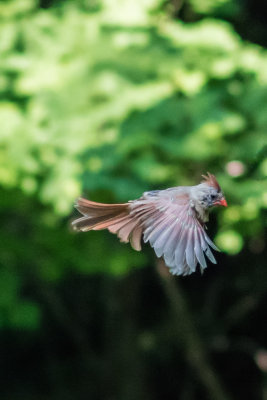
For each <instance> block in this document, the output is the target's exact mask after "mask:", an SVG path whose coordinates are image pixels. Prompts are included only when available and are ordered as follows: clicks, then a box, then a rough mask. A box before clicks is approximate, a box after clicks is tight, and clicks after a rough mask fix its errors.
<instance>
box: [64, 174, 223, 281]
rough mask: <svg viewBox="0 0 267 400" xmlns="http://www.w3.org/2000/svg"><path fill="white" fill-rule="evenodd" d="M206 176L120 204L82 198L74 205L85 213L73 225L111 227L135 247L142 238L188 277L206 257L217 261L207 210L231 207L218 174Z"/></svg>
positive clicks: (79, 227) (174, 270)
mask: <svg viewBox="0 0 267 400" xmlns="http://www.w3.org/2000/svg"><path fill="white" fill-rule="evenodd" d="M203 178H204V180H203V181H202V182H201V183H200V184H199V185H196V186H177V187H174V188H170V189H166V190H153V191H151V192H145V193H144V194H143V195H142V196H141V197H140V198H139V199H136V200H130V201H129V202H128V203H122V204H104V203H96V202H94V201H90V200H86V199H83V198H79V199H78V200H77V203H76V204H75V207H76V208H77V209H78V210H79V212H80V213H81V214H82V215H83V216H82V217H80V218H78V219H76V220H75V221H73V222H72V225H73V227H74V229H76V230H78V231H83V232H87V231H90V230H101V229H108V230H109V231H110V232H112V233H115V234H116V235H117V236H118V237H119V238H120V240H121V242H125V243H127V242H130V243H131V245H132V247H133V248H134V249H135V250H137V251H140V250H141V239H142V237H143V240H144V242H149V243H150V245H151V246H152V247H153V248H154V250H155V253H156V255H157V257H161V256H163V258H164V261H165V263H166V265H167V266H168V267H169V268H170V271H171V273H172V274H174V275H189V274H191V273H193V272H195V270H196V267H197V264H199V265H200V268H201V270H203V269H205V268H206V267H207V264H206V257H207V258H208V259H209V260H210V261H211V262H213V263H214V264H215V263H216V260H215V258H214V256H213V254H212V252H211V249H210V248H213V249H214V250H218V249H217V247H216V246H215V245H214V243H213V242H212V241H211V240H210V238H209V237H208V235H207V234H206V232H205V223H206V222H207V221H208V215H209V209H210V208H211V207H213V206H225V207H226V206H227V203H226V200H225V198H224V195H223V192H222V190H221V188H220V186H219V184H218V182H217V180H216V178H215V176H214V175H212V174H210V173H208V174H207V176H205V175H203Z"/></svg>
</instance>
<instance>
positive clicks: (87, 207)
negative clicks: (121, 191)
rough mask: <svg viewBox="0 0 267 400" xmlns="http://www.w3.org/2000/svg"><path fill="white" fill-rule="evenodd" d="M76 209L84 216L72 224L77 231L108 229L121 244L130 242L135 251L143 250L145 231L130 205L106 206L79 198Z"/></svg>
mask: <svg viewBox="0 0 267 400" xmlns="http://www.w3.org/2000/svg"><path fill="white" fill-rule="evenodd" d="M75 207H76V208H77V210H78V211H79V212H80V213H81V214H83V217H81V218H78V219H76V220H75V221H73V222H72V226H73V228H74V229H75V230H78V231H83V232H87V231H90V230H101V229H108V230H109V231H110V232H112V233H115V234H117V235H118V237H119V238H120V240H121V242H125V243H127V242H129V241H130V242H131V245H132V247H133V248H134V249H135V250H138V251H139V250H141V236H142V233H143V229H142V227H141V226H140V221H139V219H138V218H135V216H134V215H131V213H130V212H131V209H130V205H129V203H122V204H104V203H96V202H94V201H90V200H86V199H83V198H79V199H78V200H77V202H76V204H75Z"/></svg>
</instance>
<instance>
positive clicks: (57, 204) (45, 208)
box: [0, 0, 267, 330]
mask: <svg viewBox="0 0 267 400" xmlns="http://www.w3.org/2000/svg"><path fill="white" fill-rule="evenodd" d="M241 9H242V5H241V3H240V2H238V1H234V0H216V1H215V0H213V1H210V0H199V1H195V0H188V1H185V2H182V1H181V2H175V1H173V2H163V1H162V0H138V1H136V0H124V1H119V0H116V1H115V0H113V1H109V0H93V1H85V0H79V1H75V2H73V1H50V2H49V1H43V2H40V3H39V2H37V0H36V1H35V0H9V1H0V15H1V17H0V18H1V20H0V37H1V41H0V126H1V133H0V185H1V197H0V207H1V210H0V212H1V227H0V252H1V264H2V266H1V269H0V329H1V328H2V329H13V330H17V329H21V330H34V329H36V328H37V327H38V326H40V324H41V322H42V310H41V309H40V306H39V305H38V301H36V300H35V299H32V298H31V295H29V293H30V292H31V290H30V289H29V288H30V287H31V286H32V285H37V286H36V287H39V285H41V286H42V282H44V281H46V282H60V281H63V280H64V279H65V278H66V277H67V276H68V274H72V273H74V274H75V273H76V274H82V275H83V274H84V275H85V274H88V273H92V274H96V273H102V274H103V273H106V274H113V275H115V276H117V275H121V274H125V273H126V272H128V271H130V270H131V269H133V268H136V267H141V266H145V265H148V264H149V262H150V263H151V255H152V252H150V250H149V249H145V252H144V253H136V252H134V251H133V250H132V249H130V247H129V246H125V245H121V244H120V243H118V242H117V239H116V238H114V237H112V236H111V235H109V234H107V233H105V232H95V233H92V234H87V235H74V234H72V233H71V232H70V229H69V228H68V225H69V221H70V219H71V217H70V215H71V214H72V209H73V202H74V200H75V198H76V197H77V196H79V195H80V194H85V195H87V196H89V197H90V198H91V199H93V200H96V201H110V202H112V201H127V200H129V199H134V198H137V197H139V196H140V195H141V194H142V192H143V191H145V190H149V189H164V188H166V187H169V186H177V185H187V184H188V185H191V184H196V183H198V182H199V180H200V178H201V174H203V173H206V171H210V172H212V173H215V174H216V175H217V177H218V180H219V181H220V184H221V186H222V188H223V189H224V191H225V195H226V198H227V201H228V203H229V207H228V209H226V210H223V211H221V212H219V213H218V214H217V215H218V218H217V219H216V221H215V217H213V222H212V224H211V230H212V231H215V225H216V229H217V236H216V237H215V241H216V242H217V243H218V245H219V246H220V248H221V249H222V250H224V251H225V252H226V253H227V254H228V255H229V256H228V257H227V258H226V260H228V261H226V262H225V263H230V261H229V260H230V259H231V256H232V255H235V254H238V253H240V252H241V251H242V249H245V251H249V252H250V254H252V255H253V256H254V257H255V260H258V259H257V258H256V257H257V256H258V254H262V252H263V250H264V232H265V229H266V208H267V180H266V178H267V139H266V129H267V114H266V109H265V103H266V100H267V89H266V84H267V51H266V49H265V48H264V47H262V46H260V45H257V44H253V43H250V42H246V41H244V40H243V39H242V38H241V36H239V35H238V33H237V32H236V30H235V27H234V26H233V23H231V22H229V21H227V19H229V18H230V16H231V18H232V19H234V18H238V15H239V13H240V12H241ZM180 12H181V16H182V17H181V18H180V15H179V13H180ZM243 251H244V250H243ZM149 260H150V261H149ZM231 262H232V261H231ZM237 264H238V262H237ZM255 264H259V265H263V264H262V261H255ZM252 267H253V266H252ZM213 268H214V269H215V268H217V267H213ZM221 268H224V266H222V267H221ZM240 285H241V286H242V283H240ZM28 292H29V293H28Z"/></svg>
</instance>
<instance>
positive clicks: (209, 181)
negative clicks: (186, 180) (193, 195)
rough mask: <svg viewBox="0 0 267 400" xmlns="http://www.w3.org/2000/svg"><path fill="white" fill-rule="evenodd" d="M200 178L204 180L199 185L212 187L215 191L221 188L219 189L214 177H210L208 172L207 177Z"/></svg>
mask: <svg viewBox="0 0 267 400" xmlns="http://www.w3.org/2000/svg"><path fill="white" fill-rule="evenodd" d="M202 177H203V178H204V181H202V182H201V183H205V184H206V185H209V186H212V187H214V188H215V189H217V190H218V191H220V190H221V187H220V185H219V183H218V181H217V179H216V177H215V175H212V174H210V173H209V172H207V175H202Z"/></svg>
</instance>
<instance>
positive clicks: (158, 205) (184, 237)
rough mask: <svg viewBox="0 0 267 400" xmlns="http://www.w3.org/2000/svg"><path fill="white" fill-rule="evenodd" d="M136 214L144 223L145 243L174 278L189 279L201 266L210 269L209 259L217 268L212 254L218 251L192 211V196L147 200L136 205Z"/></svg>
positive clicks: (134, 211)
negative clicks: (175, 276) (163, 261)
mask: <svg viewBox="0 0 267 400" xmlns="http://www.w3.org/2000/svg"><path fill="white" fill-rule="evenodd" d="M133 203H135V204H133V211H132V214H133V215H134V216H135V218H139V219H140V223H141V225H142V227H143V237H144V242H149V243H150V245H151V247H153V248H154V250H155V253H156V255H157V256H158V257H161V256H163V258H164V260H165V263H166V265H167V266H168V267H170V271H171V272H172V273H173V274H174V275H189V274H191V273H193V272H194V271H195V270H196V266H197V264H198V263H199V264H200V268H201V270H203V269H205V268H206V267H207V264H206V260H205V256H207V257H208V258H209V259H210V261H211V262H213V263H214V264H216V260H215V258H214V256H213V254H212V252H211V250H210V247H212V248H213V249H215V250H218V249H217V247H216V246H215V245H214V243H213V242H212V241H211V240H210V238H209V237H208V235H207V234H206V232H205V228H204V225H203V224H202V223H201V221H200V220H199V219H198V217H197V213H196V211H195V210H194V208H192V207H191V205H190V201H189V197H188V195H185V194H183V195H179V194H178V195H176V196H175V195H174V196H172V195H171V193H168V194H167V193H166V196H165V195H163V196H160V195H159V196H149V193H148V196H145V198H144V199H140V200H136V202H133Z"/></svg>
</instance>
